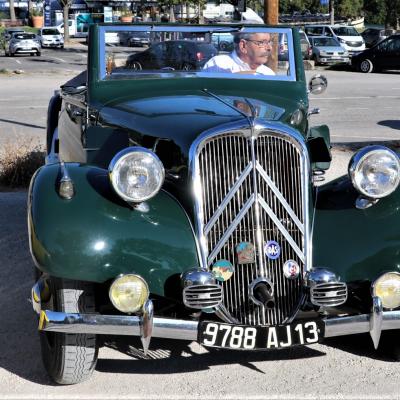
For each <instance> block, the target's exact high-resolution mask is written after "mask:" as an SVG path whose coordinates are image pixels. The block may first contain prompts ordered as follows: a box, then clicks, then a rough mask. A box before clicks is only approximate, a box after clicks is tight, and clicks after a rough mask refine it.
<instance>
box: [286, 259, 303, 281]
mask: <svg viewBox="0 0 400 400" xmlns="http://www.w3.org/2000/svg"><path fill="white" fill-rule="evenodd" d="M283 273H284V275H285V276H286V278H288V279H296V278H297V277H298V276H299V274H300V267H299V264H297V262H296V261H294V260H287V261H286V262H285V264H283Z"/></svg>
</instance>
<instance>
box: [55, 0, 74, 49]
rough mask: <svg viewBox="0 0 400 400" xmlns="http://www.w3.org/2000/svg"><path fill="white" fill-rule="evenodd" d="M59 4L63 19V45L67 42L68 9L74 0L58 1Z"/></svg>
mask: <svg viewBox="0 0 400 400" xmlns="http://www.w3.org/2000/svg"><path fill="white" fill-rule="evenodd" d="M59 1H60V4H61V6H62V8H63V19H64V43H68V42H69V24H68V19H69V18H68V17H69V9H70V8H71V5H72V3H73V1H74V0H59Z"/></svg>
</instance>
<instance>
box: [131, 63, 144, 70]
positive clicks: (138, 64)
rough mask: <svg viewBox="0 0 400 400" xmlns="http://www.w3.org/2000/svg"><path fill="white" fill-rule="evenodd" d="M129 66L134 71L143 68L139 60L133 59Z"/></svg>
mask: <svg viewBox="0 0 400 400" xmlns="http://www.w3.org/2000/svg"><path fill="white" fill-rule="evenodd" d="M129 68H130V69H133V70H134V71H141V70H142V64H140V62H139V61H132V62H131V63H130V64H129Z"/></svg>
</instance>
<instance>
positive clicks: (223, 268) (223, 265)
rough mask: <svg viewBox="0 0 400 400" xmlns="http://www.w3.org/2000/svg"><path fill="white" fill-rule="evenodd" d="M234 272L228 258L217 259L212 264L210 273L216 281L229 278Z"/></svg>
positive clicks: (223, 280)
mask: <svg viewBox="0 0 400 400" xmlns="http://www.w3.org/2000/svg"><path fill="white" fill-rule="evenodd" d="M233 272H234V268H233V265H232V264H231V263H230V262H229V261H228V260H218V261H216V262H215V263H214V265H213V266H212V273H213V275H214V277H215V279H216V280H217V281H220V282H225V281H227V280H229V279H230V278H231V277H232V275H233Z"/></svg>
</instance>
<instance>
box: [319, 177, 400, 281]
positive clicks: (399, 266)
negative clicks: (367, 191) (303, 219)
mask: <svg viewBox="0 0 400 400" xmlns="http://www.w3.org/2000/svg"><path fill="white" fill-rule="evenodd" d="M357 197H358V193H357V192H356V191H355V189H354V188H353V186H352V184H351V182H350V181H349V179H348V178H347V177H343V178H340V179H338V180H336V181H334V182H331V183H329V184H326V185H324V186H321V187H320V189H319V190H318V197H317V203H316V204H317V206H316V210H315V218H314V229H313V266H314V267H325V268H328V269H330V270H332V271H334V272H336V273H337V275H339V276H340V277H341V279H342V281H346V282H350V281H361V280H368V281H373V280H375V279H376V278H377V277H378V276H379V275H380V274H382V273H383V272H385V271H399V272H400V190H399V189H398V190H396V191H395V192H394V193H392V194H391V195H390V196H388V197H386V198H383V199H381V200H379V201H378V202H377V203H376V204H375V205H372V206H371V207H369V208H367V209H365V210H359V209H357V208H356V207H355V200H356V199H357Z"/></svg>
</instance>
